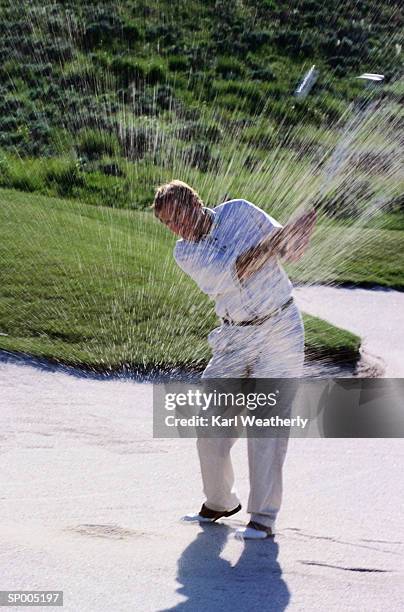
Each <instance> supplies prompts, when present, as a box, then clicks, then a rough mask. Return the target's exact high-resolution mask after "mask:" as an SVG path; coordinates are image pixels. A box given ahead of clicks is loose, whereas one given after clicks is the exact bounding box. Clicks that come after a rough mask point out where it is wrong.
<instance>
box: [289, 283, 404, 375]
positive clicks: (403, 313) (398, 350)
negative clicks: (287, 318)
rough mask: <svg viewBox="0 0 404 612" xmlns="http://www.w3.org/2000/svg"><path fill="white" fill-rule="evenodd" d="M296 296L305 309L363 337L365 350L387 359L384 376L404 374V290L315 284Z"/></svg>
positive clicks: (302, 289) (299, 291)
mask: <svg viewBox="0 0 404 612" xmlns="http://www.w3.org/2000/svg"><path fill="white" fill-rule="evenodd" d="M295 295H296V299H297V303H298V305H299V306H300V308H302V310H304V311H305V312H307V313H309V314H312V315H315V316H318V317H320V318H321V319H325V320H326V321H330V322H331V323H333V324H334V325H337V326H339V327H343V328H344V329H348V330H349V331H351V332H353V333H355V334H357V335H358V336H360V337H361V338H362V340H363V344H362V347H363V350H364V351H366V352H367V353H369V354H370V355H374V356H376V357H378V358H381V359H382V361H383V362H384V366H385V376H387V377H390V378H396V377H397V378H403V377H404V293H403V292H400V291H394V290H392V289H371V290H370V289H357V288H353V289H349V288H341V287H327V286H324V285H314V286H312V287H301V288H297V289H296V290H295Z"/></svg>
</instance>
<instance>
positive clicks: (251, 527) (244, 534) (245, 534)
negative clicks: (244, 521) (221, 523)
mask: <svg viewBox="0 0 404 612" xmlns="http://www.w3.org/2000/svg"><path fill="white" fill-rule="evenodd" d="M273 535H274V534H273V533H272V529H271V527H267V526H266V525H261V523H257V522H256V521H250V522H249V523H248V525H247V527H240V528H239V529H236V533H235V534H234V537H235V538H236V539H237V540H265V539H266V538H272V537H273Z"/></svg>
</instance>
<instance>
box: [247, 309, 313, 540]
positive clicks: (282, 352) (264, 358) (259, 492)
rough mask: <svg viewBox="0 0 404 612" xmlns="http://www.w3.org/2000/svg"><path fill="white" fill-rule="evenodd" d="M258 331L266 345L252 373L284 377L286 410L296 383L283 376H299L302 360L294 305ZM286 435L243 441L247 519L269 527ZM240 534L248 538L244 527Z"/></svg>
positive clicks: (278, 493)
mask: <svg viewBox="0 0 404 612" xmlns="http://www.w3.org/2000/svg"><path fill="white" fill-rule="evenodd" d="M262 334H263V337H264V338H265V342H266V344H267V346H266V348H265V349H264V350H263V351H262V352H261V355H260V358H259V360H258V361H257V362H256V365H255V367H254V371H253V376H254V378H259V379H260V378H261V379H269V378H271V379H272V378H273V379H276V378H281V379H286V380H285V381H284V383H283V384H282V385H281V387H284V389H283V390H281V395H282V396H283V397H284V401H285V403H284V405H283V408H282V412H284V411H285V410H286V411H289V412H290V409H291V405H292V402H293V398H294V396H295V391H296V385H295V384H292V381H290V383H289V382H288V381H287V379H288V378H290V379H296V378H299V377H300V376H301V374H302V368H303V361H304V330H303V324H302V319H301V316H300V313H299V311H298V310H297V308H296V307H295V306H294V305H292V307H290V308H289V309H288V311H286V312H285V314H284V316H282V317H281V318H280V320H278V321H277V322H270V323H269V324H268V325H266V326H265V327H263V329H262ZM256 391H257V392H258V388H257V390H256ZM284 416H287V415H286V414H285V415H284ZM287 434H288V432H286V431H285V434H284V435H283V437H272V438H271V437H257V438H254V437H249V438H248V441H247V443H248V461H249V475H250V496H249V500H248V507H247V512H248V513H250V514H251V521H253V522H254V523H257V524H258V525H263V526H265V527H269V528H271V530H272V529H273V527H274V523H275V520H276V517H277V515H278V512H279V509H280V506H281V503H282V488H283V464H284V461H285V457H286V452H287V447H288V441H289V440H288V435H287ZM242 531H243V530H240V532H242ZM250 532H251V530H250ZM240 535H241V537H246V536H247V537H249V535H248V533H246V532H245V530H244V533H240ZM264 536H265V534H264Z"/></svg>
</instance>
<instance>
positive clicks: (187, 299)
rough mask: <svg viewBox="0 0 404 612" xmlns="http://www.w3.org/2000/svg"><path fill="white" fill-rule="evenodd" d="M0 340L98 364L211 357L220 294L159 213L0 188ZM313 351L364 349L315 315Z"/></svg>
mask: <svg viewBox="0 0 404 612" xmlns="http://www.w3.org/2000/svg"><path fill="white" fill-rule="evenodd" d="M0 224H1V226H2V232H3V240H2V242H1V243H0V261H1V293H0V332H2V334H7V335H0V348H2V349H7V350H14V351H23V352H27V353H29V354H32V355H36V356H41V357H47V358H53V359H57V360H60V361H62V362H64V363H71V364H84V365H87V366H92V367H104V368H107V367H112V368H115V367H121V366H124V365H125V364H127V365H130V366H132V367H133V366H137V367H146V366H148V367H150V366H157V367H158V366H160V367H162V366H167V365H183V364H191V363H193V364H199V365H202V364H203V363H204V362H206V360H207V359H208V357H209V349H208V346H207V343H206V336H207V333H208V331H209V330H210V329H212V327H213V326H214V325H215V324H216V321H217V320H216V318H215V315H214V312H213V308H212V303H211V302H209V300H207V298H206V297H204V296H203V295H202V294H201V293H200V291H199V290H198V289H197V287H196V286H195V285H194V283H193V282H192V281H190V280H189V279H188V278H187V277H186V276H185V275H184V274H182V273H181V272H180V271H179V270H178V268H177V267H176V265H175V263H174V262H173V258H172V255H171V249H172V246H173V243H174V239H173V238H172V237H171V236H170V235H169V234H168V233H167V231H165V229H164V228H163V227H162V226H160V225H159V224H158V223H156V222H155V220H154V219H153V218H152V216H151V215H150V214H149V213H142V212H137V211H127V210H113V209H109V208H104V207H93V206H90V205H86V204H80V203H78V202H75V201H66V200H58V199H56V198H46V197H43V196H38V195H31V194H24V193H20V192H16V191H6V190H4V191H0ZM306 331H307V334H306V336H307V337H306V341H307V345H308V348H309V351H310V352H317V353H319V352H320V353H323V354H324V353H326V354H330V353H338V352H344V351H345V352H346V353H349V354H350V355H351V356H352V355H353V354H354V353H355V351H357V349H358V346H359V339H358V338H357V337H355V336H353V335H352V334H350V333H348V332H346V331H344V330H339V329H336V328H332V327H331V326H330V325H328V324H326V323H324V322H323V321H319V320H316V319H313V318H311V317H306Z"/></svg>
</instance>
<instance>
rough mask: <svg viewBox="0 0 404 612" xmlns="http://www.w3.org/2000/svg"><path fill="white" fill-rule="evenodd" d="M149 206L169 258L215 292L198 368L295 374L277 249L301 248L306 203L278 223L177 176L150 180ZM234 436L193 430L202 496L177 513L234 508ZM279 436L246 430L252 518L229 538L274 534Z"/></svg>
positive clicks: (298, 356) (309, 222) (296, 338)
mask: <svg viewBox="0 0 404 612" xmlns="http://www.w3.org/2000/svg"><path fill="white" fill-rule="evenodd" d="M153 208H154V213H155V215H156V217H157V218H158V219H159V220H160V221H161V222H162V223H164V224H165V225H166V226H167V227H168V228H169V229H170V230H171V231H172V232H174V233H175V234H177V235H178V236H180V238H181V239H180V240H178V241H177V243H176V246H175V249H174V257H175V260H176V262H177V264H178V265H179V266H180V267H181V268H182V270H183V271H184V272H186V273H187V274H188V275H189V276H190V277H191V278H192V279H193V280H194V281H195V282H196V283H197V284H198V286H199V288H200V289H201V290H202V291H203V292H204V293H206V294H208V295H209V296H210V297H211V298H212V299H214V300H215V303H216V313H217V315H218V316H219V317H220V319H221V321H222V324H221V326H220V327H218V328H216V329H214V330H213V331H212V332H211V333H210V334H209V337H208V341H209V344H210V346H211V348H212V353H213V354H212V358H211V360H210V361H209V363H208V365H207V367H206V369H205V371H204V372H203V375H202V377H203V378H222V377H230V378H250V377H251V378H281V377H283V378H288V377H289V378H293V377H298V376H299V375H300V374H301V370H302V366H303V359H304V330H303V323H302V318H301V315H300V313H299V311H298V309H297V307H296V306H295V304H294V302H293V299H292V297H291V292H292V288H293V286H292V283H291V282H290V280H289V279H288V277H287V275H286V273H285V271H284V270H283V268H282V267H281V265H280V263H279V258H284V259H286V260H287V261H296V260H298V259H299V258H300V257H301V256H302V255H303V253H304V252H305V250H306V248H307V246H308V244H309V241H310V237H311V234H312V232H313V229H314V225H315V222H316V213H315V211H314V210H313V211H310V212H306V213H303V214H302V215H301V216H300V217H299V218H298V219H296V220H295V221H294V222H290V223H288V224H287V225H286V226H285V227H282V226H281V225H280V224H279V223H278V222H277V221H275V220H274V219H273V218H272V217H270V216H269V215H268V214H267V213H265V212H264V211H262V210H260V209H259V208H258V207H256V206H254V204H251V203H250V202H247V201H246V200H230V201H228V202H224V203H223V204H220V205H219V206H217V207H216V208H213V209H209V208H206V207H205V206H204V205H203V202H202V200H201V198H200V197H199V195H198V194H197V193H196V191H194V190H193V189H192V188H191V187H190V186H189V185H187V184H186V183H183V182H182V181H178V180H174V181H171V182H170V183H167V184H165V185H162V186H161V187H159V188H158V190H157V192H156V195H155V198H154V203H153ZM236 439H237V438H217V437H211V438H209V437H200V438H198V441H197V448H198V454H199V460H200V466H201V473H202V480H203V485H204V493H205V495H206V501H205V503H204V504H203V505H202V508H201V510H200V512H199V513H197V514H190V515H187V516H186V517H184V518H185V520H190V521H193V520H195V521H200V522H213V521H216V520H217V519H219V518H221V517H226V516H232V515H233V514H235V513H236V512H238V511H239V510H240V509H241V505H240V502H239V499H238V497H237V494H236V492H235V490H234V488H233V486H234V474H233V468H232V463H231V458H230V450H231V447H232V445H233V444H234V442H235V441H236ZM287 443H288V439H287V437H278V438H262V437H258V438H248V460H249V475H250V496H249V501H248V508H247V511H248V512H249V513H250V515H251V521H250V522H249V523H248V525H247V526H246V527H245V528H242V529H238V530H237V532H236V537H238V538H242V539H262V538H267V537H269V536H271V535H273V528H274V523H275V519H276V516H277V514H278V511H279V508H280V504H281V497H282V466H283V462H284V459H285V455H286V449H287Z"/></svg>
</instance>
